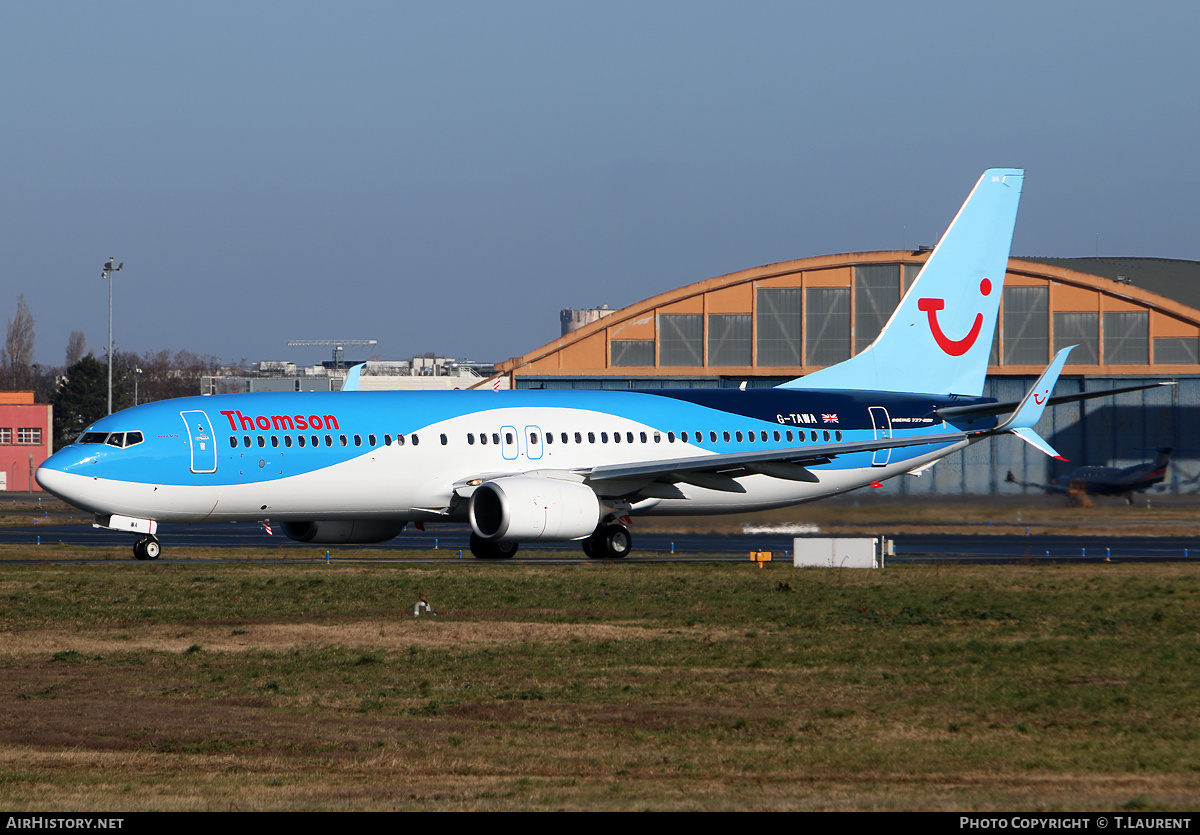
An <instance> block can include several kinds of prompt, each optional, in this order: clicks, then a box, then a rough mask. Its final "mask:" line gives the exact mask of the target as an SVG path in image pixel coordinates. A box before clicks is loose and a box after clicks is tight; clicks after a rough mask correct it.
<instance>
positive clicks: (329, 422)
mask: <svg viewBox="0 0 1200 835" xmlns="http://www.w3.org/2000/svg"><path fill="white" fill-rule="evenodd" d="M325 428H326V429H341V428H342V427H340V426H338V422H337V418H335V417H334V416H333V415H325Z"/></svg>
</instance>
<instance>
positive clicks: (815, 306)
mask: <svg viewBox="0 0 1200 835" xmlns="http://www.w3.org/2000/svg"><path fill="white" fill-rule="evenodd" d="M804 351H805V358H806V359H807V360H808V364H809V365H833V364H834V363H838V362H841V361H842V360H847V359H850V288H849V287H810V288H808V289H807V290H805V291H804Z"/></svg>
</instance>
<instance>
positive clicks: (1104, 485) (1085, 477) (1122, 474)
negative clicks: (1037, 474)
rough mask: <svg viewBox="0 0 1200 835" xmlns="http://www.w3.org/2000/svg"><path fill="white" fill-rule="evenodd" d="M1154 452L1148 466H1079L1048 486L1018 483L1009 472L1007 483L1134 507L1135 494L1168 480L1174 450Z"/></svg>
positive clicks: (1034, 483)
mask: <svg viewBox="0 0 1200 835" xmlns="http://www.w3.org/2000/svg"><path fill="white" fill-rule="evenodd" d="M1155 452H1157V453H1158V455H1157V456H1156V457H1155V458H1154V460H1153V461H1151V462H1148V463H1145V464H1135V465H1134V466H1132V467H1078V468H1077V469H1074V470H1072V471H1071V472H1069V473H1067V474H1066V475H1061V476H1059V477H1058V478H1056V479H1054V480H1053V481H1050V482H1048V483H1046V484H1039V483H1037V482H1030V481H1018V480H1017V478H1016V476H1014V475H1013V474H1012V470H1009V471H1008V476H1007V477H1006V478H1005V479H1004V480H1005V482H1007V483H1009V484H1020V485H1021V486H1022V487H1037V488H1040V489H1042V490H1045V491H1046V492H1047V493H1064V494H1071V493H1083V494H1086V495H1089V496H1124V497H1125V501H1127V502H1128V503H1129V504H1133V494H1134V493H1145V492H1146V491H1147V490H1149V489H1150V488H1151V487H1153V486H1154V485H1156V484H1159V483H1161V482H1162V481H1164V480H1165V479H1166V477H1167V465H1168V464H1169V463H1170V461H1171V447H1159V448H1158V449H1157V450H1155Z"/></svg>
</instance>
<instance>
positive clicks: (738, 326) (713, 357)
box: [708, 313, 752, 366]
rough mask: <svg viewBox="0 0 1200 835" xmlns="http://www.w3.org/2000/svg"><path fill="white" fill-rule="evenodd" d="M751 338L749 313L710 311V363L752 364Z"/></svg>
mask: <svg viewBox="0 0 1200 835" xmlns="http://www.w3.org/2000/svg"><path fill="white" fill-rule="evenodd" d="M751 339H752V334H751V323H750V314H749V313H710V314H709V315H708V364H709V365H740V366H748V365H750V361H751V359H752V357H751V354H750V352H751V348H752V344H751Z"/></svg>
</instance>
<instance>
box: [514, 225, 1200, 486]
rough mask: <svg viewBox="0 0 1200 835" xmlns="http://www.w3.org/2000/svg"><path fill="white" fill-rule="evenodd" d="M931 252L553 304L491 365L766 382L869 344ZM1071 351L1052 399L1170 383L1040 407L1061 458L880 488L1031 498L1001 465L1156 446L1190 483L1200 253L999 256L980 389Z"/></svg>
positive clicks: (1116, 454) (1039, 476)
mask: <svg viewBox="0 0 1200 835" xmlns="http://www.w3.org/2000/svg"><path fill="white" fill-rule="evenodd" d="M928 256H929V252H928V250H927V249H922V250H919V251H917V252H908V251H888V252H856V253H847V254H841V255H826V256H819V257H814V258H805V259H801V260H797V261H786V262H783V263H779V264H768V265H765V266H761V267H754V268H752V269H748V270H742V271H740V272H736V273H730V274H729V275H723V276H719V277H717V278H712V279H709V280H707V281H701V282H699V283H696V284H691V285H688V286H686V287H682V288H679V289H677V290H672V291H670V292H666V293H662V294H660V295H657V296H654V297H653V298H650V299H646V300H645V301H642V302H638V303H637V304H633V305H630V306H629V307H626V308H624V309H621V310H609V309H607V308H603V309H595V310H589V311H563V333H564V335H563V336H562V337H561V338H560V339H557V340H555V341H554V342H551V343H549V344H547V345H545V346H543V347H541V348H538V349H537V350H535V351H531V352H529V353H528V354H526V355H524V356H522V357H514V358H512V359H510V360H508V361H506V362H501V363H497V364H496V370H497V372H502V373H504V374H505V375H506V376H507V378H508V379H507V381H506V382H507V383H508V385H509V386H511V387H512V388H522V389H556V388H557V389H561V388H590V389H595V388H605V389H654V388H712V387H726V388H737V387H738V386H740V385H742V383H743V382H744V383H745V384H746V385H747V386H748V387H758V386H774V385H777V384H778V383H780V382H783V381H784V380H790V379H793V378H795V377H800V376H803V375H805V374H809V373H812V372H813V371H816V370H817V369H819V368H823V367H825V366H827V365H832V364H833V363H836V362H840V361H841V360H844V359H846V358H848V357H850V356H851V355H852V354H854V353H857V352H858V351H860V350H862V349H863V348H865V347H866V346H867V345H869V344H870V343H871V341H872V340H873V339H874V338H875V337H876V335H878V333H879V331H880V329H881V328H882V327H883V325H884V323H885V322H886V321H887V319H888V316H890V315H891V312H892V310H893V309H894V308H895V307H896V305H897V304H899V301H900V296H901V294H902V292H903V291H904V290H905V289H907V287H908V285H909V284H910V283H911V282H912V280H913V279H914V278H915V277H916V275H917V272H918V271H919V270H920V268H921V266H922V264H923V263H924V262H925V260H926V258H928ZM571 328H574V329H573V330H570V329H571ZM568 331H569V332H568ZM1067 345H1078V346H1079V347H1077V348H1076V349H1075V350H1074V351H1073V352H1072V353H1071V357H1070V361H1069V363H1068V365H1067V366H1066V368H1065V369H1064V371H1063V375H1062V377H1061V378H1060V380H1059V383H1058V386H1057V387H1056V389H1055V393H1056V394H1071V393H1075V392H1080V391H1092V390H1097V389H1106V388H1118V387H1121V386H1129V385H1137V384H1139V383H1146V382H1153V381H1159V380H1175V381H1178V385H1175V386H1167V387H1161V388H1154V389H1148V390H1145V391H1141V392H1133V393H1129V394H1122V395H1118V396H1116V397H1114V398H1111V399H1110V398H1098V399H1095V400H1091V401H1087V402H1086V403H1084V404H1068V405H1065V406H1059V407H1056V408H1055V409H1052V410H1048V411H1047V414H1046V416H1045V417H1043V419H1042V422H1041V423H1040V424H1039V425H1038V431H1039V432H1040V433H1042V435H1043V437H1045V438H1047V439H1048V440H1049V441H1050V443H1051V444H1053V445H1054V447H1055V448H1056V449H1057V450H1058V451H1059V452H1060V453H1061V454H1062V455H1064V456H1065V457H1066V458H1067V459H1068V462H1067V463H1064V462H1060V461H1055V460H1053V459H1051V458H1049V457H1047V456H1045V455H1043V454H1042V453H1040V452H1038V451H1037V450H1034V449H1033V448H1032V447H1030V446H1029V445H1028V444H1025V443H1023V442H1022V441H1020V440H1019V439H1018V438H1015V437H1009V436H1004V437H1001V438H995V439H991V440H989V441H986V442H983V443H980V444H976V445H974V446H972V447H970V448H968V449H967V450H965V451H964V452H963V453H961V454H958V455H952V456H950V457H949V458H946V459H944V460H942V461H940V462H939V463H938V464H937V465H936V466H934V467H933V468H932V469H931V470H929V471H927V472H926V473H924V474H923V475H922V476H920V477H913V476H901V477H898V478H894V479H891V480H890V481H888V482H885V483H884V485H883V487H882V488H880V489H881V492H886V493H900V494H917V493H940V494H980V493H1021V492H1030V490H1029V488H1023V487H1020V486H1017V485H1013V484H1006V483H1005V480H1004V479H1005V474H1006V473H1007V471H1009V470H1011V471H1012V472H1013V473H1014V474H1015V475H1016V476H1017V478H1018V479H1019V480H1022V481H1037V482H1045V481H1048V480H1049V479H1051V478H1053V477H1055V476H1058V475H1062V474H1064V473H1067V472H1070V471H1071V470H1072V469H1074V468H1075V467H1078V466H1082V465H1112V466H1131V465H1133V464H1136V463H1140V462H1142V461H1145V460H1148V459H1149V458H1150V457H1152V456H1153V452H1152V450H1154V449H1155V448H1158V447H1172V448H1173V449H1174V450H1175V455H1174V456H1173V458H1172V466H1171V468H1170V470H1169V472H1168V475H1167V481H1166V482H1165V484H1164V487H1165V488H1166V489H1167V491H1168V492H1172V493H1192V492H1196V491H1197V489H1198V488H1197V483H1196V481H1195V480H1194V478H1195V476H1196V475H1197V473H1198V472H1200V440H1198V439H1197V437H1196V436H1197V434H1198V433H1200V262H1194V261H1179V260H1169V259H1160V258H1012V259H1010V260H1009V264H1008V271H1007V274H1006V275H1005V279H1004V293H1003V295H1002V297H1001V306H1000V320H999V326H998V327H997V329H996V335H995V338H994V340H993V343H992V357H991V362H990V365H989V368H988V379H987V383H986V386H985V389H984V394H985V395H987V396H989V397H995V398H996V399H998V400H1017V399H1019V398H1020V397H1021V396H1022V395H1024V393H1025V392H1026V390H1027V389H1028V388H1029V386H1031V385H1032V384H1033V381H1034V380H1035V379H1036V378H1037V375H1038V374H1040V373H1041V372H1042V370H1043V369H1044V368H1045V367H1046V365H1047V364H1048V363H1049V361H1050V358H1051V357H1052V356H1053V355H1054V353H1055V352H1056V351H1058V350H1059V349H1060V348H1062V347H1065V346H1067ZM914 362H919V358H914ZM506 387H507V386H506Z"/></svg>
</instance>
